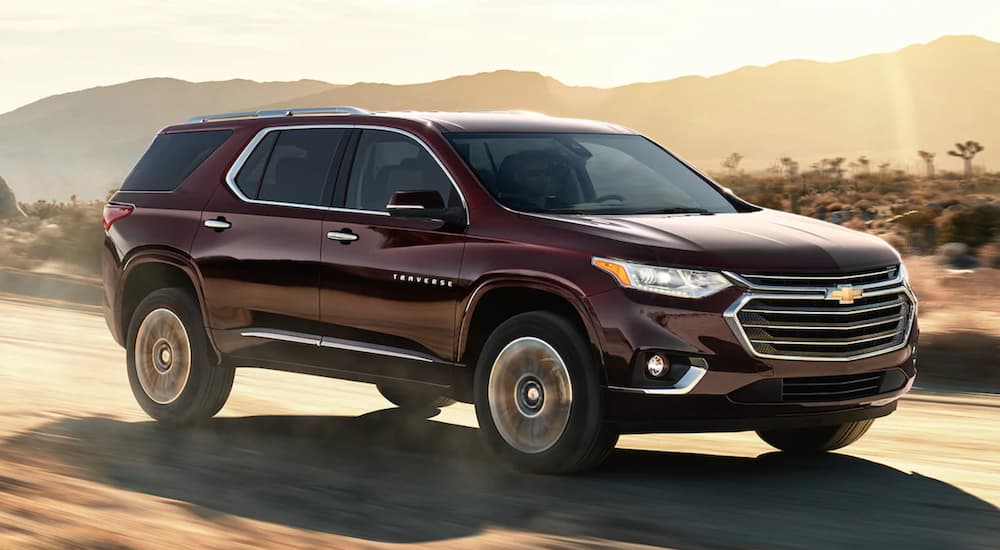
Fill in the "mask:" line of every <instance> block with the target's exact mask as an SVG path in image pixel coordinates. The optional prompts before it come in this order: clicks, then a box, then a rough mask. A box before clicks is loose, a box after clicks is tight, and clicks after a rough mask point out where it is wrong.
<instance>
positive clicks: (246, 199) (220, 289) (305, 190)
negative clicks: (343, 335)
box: [192, 127, 351, 360]
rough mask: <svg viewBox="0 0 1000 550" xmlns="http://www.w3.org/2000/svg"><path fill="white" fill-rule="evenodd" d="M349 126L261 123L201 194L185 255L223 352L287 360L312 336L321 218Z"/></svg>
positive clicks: (315, 331) (315, 322)
mask: <svg viewBox="0 0 1000 550" xmlns="http://www.w3.org/2000/svg"><path fill="white" fill-rule="evenodd" d="M350 134H351V130H350V129H349V128H336V127H276V128H270V129H266V130H263V131H262V132H261V133H259V134H258V135H257V136H256V137H255V138H254V140H253V141H251V144H250V146H248V148H247V149H246V150H245V151H244V153H243V154H242V155H241V157H240V159H238V160H237V162H236V163H235V164H234V167H233V169H232V170H231V171H230V173H229V174H228V175H227V182H226V183H227V185H226V186H224V187H222V188H220V189H219V190H218V191H216V193H215V194H214V195H213V197H212V198H211V199H210V201H209V204H208V205H207V207H206V209H205V211H204V213H203V215H202V226H201V227H200V228H199V231H198V234H197V235H196V238H195V241H194V246H193V249H192V256H193V257H194V259H195V262H196V264H197V266H198V269H199V270H200V271H201V275H202V280H203V286H204V295H205V301H206V307H207V310H208V315H209V325H210V327H211V329H212V332H213V335H214V337H215V341H216V343H217V345H218V346H219V348H220V349H221V350H222V351H223V352H225V353H229V354H233V355H236V356H240V355H242V356H246V357H253V358H254V359H265V360H266V359H274V360H278V359H281V360H285V359H288V360H294V359H295V358H296V356H295V355H292V354H299V353H309V351H306V350H308V349H309V346H308V345H306V346H304V345H302V344H310V343H311V344H317V343H318V342H315V341H311V340H313V337H312V336H311V335H315V334H318V331H319V328H318V323H319V318H320V313H319V266H320V263H319V262H320V253H321V245H322V240H323V237H322V236H323V231H322V229H323V219H324V216H325V215H326V211H327V208H328V205H329V204H330V200H331V198H332V195H333V185H334V182H335V180H336V177H337V172H338V170H339V167H340V162H341V159H342V157H343V151H344V149H345V148H346V144H347V142H348V138H349V136H350ZM313 347H314V348H315V346H313Z"/></svg>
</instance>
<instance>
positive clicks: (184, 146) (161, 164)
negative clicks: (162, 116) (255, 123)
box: [121, 130, 233, 191]
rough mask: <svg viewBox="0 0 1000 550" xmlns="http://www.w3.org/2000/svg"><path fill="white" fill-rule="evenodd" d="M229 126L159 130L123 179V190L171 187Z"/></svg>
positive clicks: (212, 147) (223, 136) (196, 164)
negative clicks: (218, 128) (205, 130)
mask: <svg viewBox="0 0 1000 550" xmlns="http://www.w3.org/2000/svg"><path fill="white" fill-rule="evenodd" d="M232 133H233V132H232V130H211V131H207V132H181V133H175V134H160V135H158V136H156V139H154V140H153V144H152V145H150V146H149V149H147V150H146V152H145V153H144V154H143V155H142V158H140V159H139V162H138V164H136V165H135V168H133V169H132V172H131V173H129V175H128V177H126V178H125V181H124V182H123V183H122V187H121V190H122V191H173V190H174V189H177V187H178V186H179V185H180V184H181V183H182V182H183V181H184V180H185V179H187V177H188V176H189V175H191V172H194V170H195V168H197V167H199V166H201V163H203V162H205V159H207V158H208V157H209V156H210V155H211V154H212V153H214V152H215V150H216V149H218V148H219V146H220V145H222V143H223V142H224V141H226V139H227V138H229V136H230V135H231V134H232Z"/></svg>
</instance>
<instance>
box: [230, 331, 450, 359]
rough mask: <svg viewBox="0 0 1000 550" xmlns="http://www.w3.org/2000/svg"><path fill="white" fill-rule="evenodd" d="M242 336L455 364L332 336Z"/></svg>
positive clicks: (243, 333)
mask: <svg viewBox="0 0 1000 550" xmlns="http://www.w3.org/2000/svg"><path fill="white" fill-rule="evenodd" d="M239 333H240V336H243V337H246V338H262V339H266V340H277V341H279V342H291V343H293V344H305V345H309V346H319V347H325V348H334V349H341V350H346V351H356V352H360V353H370V354H373V355H382V356H385V357H396V358H399V359H407V360H410V361H419V362H421V363H441V364H449V365H450V364H453V363H451V362H450V361H444V360H441V359H438V358H437V357H434V356H433V355H430V354H428V353H420V352H414V351H409V350H404V349H400V348H395V347H392V346H380V345H378V344H367V343H364V342H358V341H355V340H345V339H343V338H333V337H331V336H318V335H315V334H306V333H303V332H292V331H288V330H275V329H265V328H248V329H242V330H240V331H239Z"/></svg>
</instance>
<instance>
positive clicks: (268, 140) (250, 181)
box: [236, 132, 278, 199]
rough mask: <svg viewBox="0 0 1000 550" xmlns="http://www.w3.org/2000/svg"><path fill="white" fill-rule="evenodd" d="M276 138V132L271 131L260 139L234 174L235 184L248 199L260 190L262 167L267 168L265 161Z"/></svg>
mask: <svg viewBox="0 0 1000 550" xmlns="http://www.w3.org/2000/svg"><path fill="white" fill-rule="evenodd" d="M277 140H278V132H271V133H269V134H267V135H266V136H264V139H262V140H260V143H258V144H257V147H256V148H254V150H253V153H250V156H249V157H248V158H247V161H246V162H245V163H244V164H243V167H242V168H240V173H239V174H237V175H236V186H237V187H239V188H240V192H241V193H243V196H244V197H246V198H248V199H256V198H257V193H258V192H260V182H261V180H263V179H264V169H265V168H267V161H268V160H269V159H270V158H271V151H273V150H274V142H275V141H277Z"/></svg>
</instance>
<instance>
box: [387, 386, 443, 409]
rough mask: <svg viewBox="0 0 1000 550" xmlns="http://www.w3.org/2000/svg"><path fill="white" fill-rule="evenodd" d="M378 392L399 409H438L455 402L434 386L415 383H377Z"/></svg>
mask: <svg viewBox="0 0 1000 550" xmlns="http://www.w3.org/2000/svg"><path fill="white" fill-rule="evenodd" d="M377 387H378V392H379V393H381V394H382V397H384V398H386V399H388V400H389V401H390V402H391V403H392V404H394V405H396V406H398V407H399V408H401V409H407V410H426V409H440V408H441V407H447V406H448V405H451V404H453V403H454V402H455V400H454V399H451V398H450V397H446V396H444V395H441V393H440V392H439V391H437V390H435V389H434V388H429V387H426V386H420V385H417V384H408V385H407V384H378V385H377Z"/></svg>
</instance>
